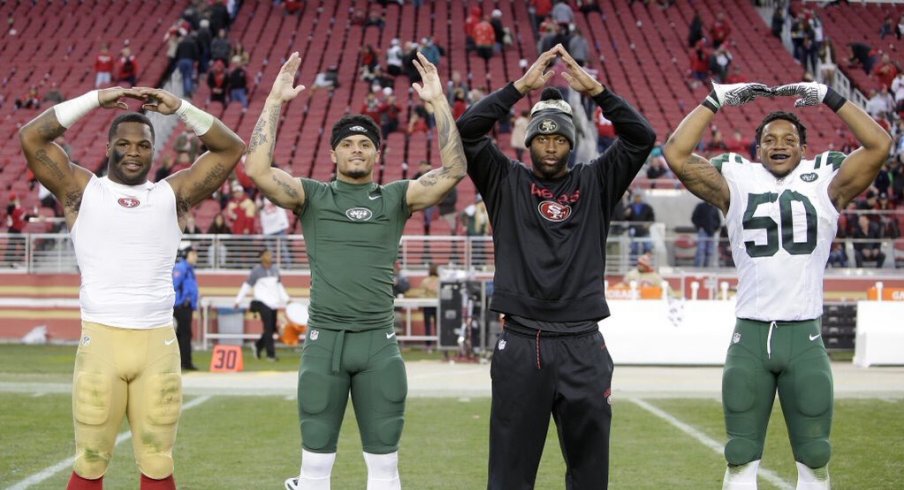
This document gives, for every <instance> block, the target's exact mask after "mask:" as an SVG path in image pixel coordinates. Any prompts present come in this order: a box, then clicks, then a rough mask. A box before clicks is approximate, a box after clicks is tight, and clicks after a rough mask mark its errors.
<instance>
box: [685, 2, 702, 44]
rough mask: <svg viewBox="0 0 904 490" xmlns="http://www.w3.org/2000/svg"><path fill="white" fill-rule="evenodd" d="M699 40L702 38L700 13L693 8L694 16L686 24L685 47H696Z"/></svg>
mask: <svg viewBox="0 0 904 490" xmlns="http://www.w3.org/2000/svg"><path fill="white" fill-rule="evenodd" d="M701 40H703V19H701V18H700V13H699V12H697V11H696V10H694V16H693V17H692V18H691V23H690V25H689V26H688V32H687V47H688V48H693V47H696V46H697V43H699V42H700V41H701Z"/></svg>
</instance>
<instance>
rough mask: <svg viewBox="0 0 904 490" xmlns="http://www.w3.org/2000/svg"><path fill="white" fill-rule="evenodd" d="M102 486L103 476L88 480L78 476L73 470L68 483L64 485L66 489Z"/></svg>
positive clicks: (99, 489)
mask: <svg viewBox="0 0 904 490" xmlns="http://www.w3.org/2000/svg"><path fill="white" fill-rule="evenodd" d="M103 488H104V477H100V478H98V479H96V480H89V479H87V478H82V477H80V476H78V474H76V473H75V472H74V471H73V472H72V476H70V477H69V485H67V486H66V490H103Z"/></svg>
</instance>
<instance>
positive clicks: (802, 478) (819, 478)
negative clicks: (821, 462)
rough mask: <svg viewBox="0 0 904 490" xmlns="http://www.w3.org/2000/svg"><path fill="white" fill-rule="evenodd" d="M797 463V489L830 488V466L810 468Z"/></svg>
mask: <svg viewBox="0 0 904 490" xmlns="http://www.w3.org/2000/svg"><path fill="white" fill-rule="evenodd" d="M795 464H796V465H797V490H829V488H830V485H829V467H828V466H823V467H821V468H810V467H809V466H807V465H805V464H803V463H798V462H795Z"/></svg>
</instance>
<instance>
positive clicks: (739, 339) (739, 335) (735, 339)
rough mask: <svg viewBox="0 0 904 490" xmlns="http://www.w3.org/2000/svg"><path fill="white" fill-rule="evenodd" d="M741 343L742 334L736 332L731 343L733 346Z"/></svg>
mask: <svg viewBox="0 0 904 490" xmlns="http://www.w3.org/2000/svg"><path fill="white" fill-rule="evenodd" d="M740 341H741V334H740V332H735V333H734V335H732V336H731V343H732V344H737V343H738V342H740Z"/></svg>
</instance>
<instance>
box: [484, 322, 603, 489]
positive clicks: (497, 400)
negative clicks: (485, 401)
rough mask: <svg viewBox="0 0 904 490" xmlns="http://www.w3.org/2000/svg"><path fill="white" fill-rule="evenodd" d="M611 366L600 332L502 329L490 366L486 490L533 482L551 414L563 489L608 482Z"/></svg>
mask: <svg viewBox="0 0 904 490" xmlns="http://www.w3.org/2000/svg"><path fill="white" fill-rule="evenodd" d="M612 368H613V365H612V357H610V356H609V351H608V350H607V349H606V344H605V342H604V341H603V336H602V334H601V333H600V332H599V331H592V332H588V333H585V334H580V335H573V336H572V335H558V336H545V335H542V336H536V335H534V336H530V335H526V334H524V333H519V332H515V331H512V330H509V329H506V330H504V331H503V333H502V335H501V336H500V338H499V341H498V342H497V343H496V348H495V351H494V353H493V361H492V365H491V367H490V376H491V377H492V383H493V400H492V408H491V412H490V463H489V480H488V482H487V488H488V489H491V490H521V489H532V488H534V480H535V479H536V476H537V466H538V465H539V463H540V456H541V455H542V453H543V445H544V443H545V442H546V433H547V431H548V429H549V416H550V414H552V417H553V419H554V420H555V423H556V427H557V429H558V434H559V446H560V447H561V449H562V456H563V457H564V458H565V465H566V474H565V488H566V489H568V490H583V489H594V490H598V489H605V488H607V487H608V481H609V426H610V424H611V421H612V407H611V406H610V405H609V395H610V394H611V390H610V387H611V382H612Z"/></svg>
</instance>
